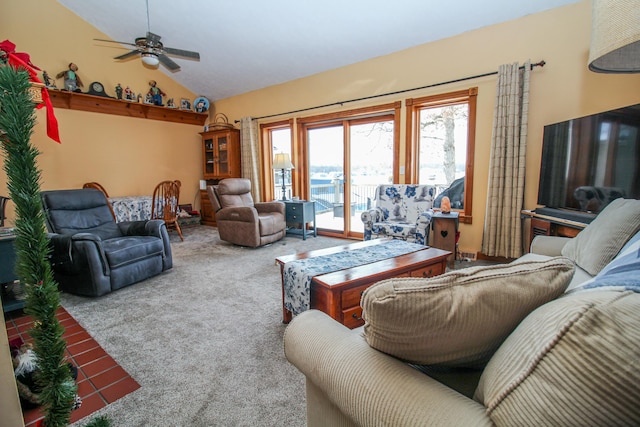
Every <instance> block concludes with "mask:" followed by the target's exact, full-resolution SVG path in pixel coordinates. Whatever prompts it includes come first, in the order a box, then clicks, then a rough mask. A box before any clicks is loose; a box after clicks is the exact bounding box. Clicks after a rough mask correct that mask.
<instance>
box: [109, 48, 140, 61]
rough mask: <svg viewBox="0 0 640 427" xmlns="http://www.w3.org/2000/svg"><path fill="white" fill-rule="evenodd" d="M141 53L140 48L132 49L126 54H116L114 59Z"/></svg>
mask: <svg viewBox="0 0 640 427" xmlns="http://www.w3.org/2000/svg"><path fill="white" fill-rule="evenodd" d="M139 54H140V51H139V50H132V51H130V52H127V53H125V54H122V55H120V56H116V57H115V58H113V59H127V58H131V57H132V56H136V55H139Z"/></svg>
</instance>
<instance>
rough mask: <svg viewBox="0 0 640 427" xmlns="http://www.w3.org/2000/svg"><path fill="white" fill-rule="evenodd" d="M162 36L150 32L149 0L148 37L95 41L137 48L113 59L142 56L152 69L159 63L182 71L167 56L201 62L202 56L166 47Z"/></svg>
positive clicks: (143, 60)
mask: <svg viewBox="0 0 640 427" xmlns="http://www.w3.org/2000/svg"><path fill="white" fill-rule="evenodd" d="M160 38H161V37H160V36H159V35H157V34H154V33H152V32H151V31H149V0H147V35H146V37H138V38H136V39H135V41H134V43H128V42H119V41H114V40H104V39H94V40H97V41H101V42H108V43H120V44H125V45H129V46H133V47H135V49H133V50H132V51H130V52H127V53H125V54H123V55H119V56H116V57H115V58H113V59H127V58H131V57H133V56H136V55H140V56H141V58H142V62H144V63H145V64H147V65H150V66H152V67H155V66H157V65H158V64H159V63H160V64H162V65H164V66H165V67H167V68H168V69H169V70H171V71H178V70H180V66H179V65H178V64H176V63H175V62H174V61H173V60H172V59H171V58H169V57H168V56H167V55H174V56H181V57H183V58H189V59H195V60H200V54H199V53H198V52H193V51H190V50H184V49H174V48H171V47H165V46H164V45H163V44H162V42H161V41H160Z"/></svg>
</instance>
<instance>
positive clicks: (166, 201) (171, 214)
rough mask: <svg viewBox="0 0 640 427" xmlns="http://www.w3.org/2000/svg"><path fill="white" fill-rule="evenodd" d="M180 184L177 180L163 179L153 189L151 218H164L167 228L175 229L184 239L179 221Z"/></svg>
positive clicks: (181, 238)
mask: <svg viewBox="0 0 640 427" xmlns="http://www.w3.org/2000/svg"><path fill="white" fill-rule="evenodd" d="M179 201H180V185H178V184H177V183H176V181H162V182H161V183H159V184H158V185H157V186H156V188H155V190H153V199H152V201H151V219H162V220H164V223H165V224H166V225H167V230H171V229H175V230H176V231H177V232H178V235H179V236H180V240H183V241H184V237H183V236H182V230H181V229H180V224H179V223H178V212H180V208H179V206H178V203H179Z"/></svg>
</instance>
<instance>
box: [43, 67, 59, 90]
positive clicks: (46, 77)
mask: <svg viewBox="0 0 640 427" xmlns="http://www.w3.org/2000/svg"><path fill="white" fill-rule="evenodd" d="M42 81H43V82H44V85H45V86H46V87H48V88H55V87H56V85H55V84H51V77H49V73H47V71H46V70H43V71H42Z"/></svg>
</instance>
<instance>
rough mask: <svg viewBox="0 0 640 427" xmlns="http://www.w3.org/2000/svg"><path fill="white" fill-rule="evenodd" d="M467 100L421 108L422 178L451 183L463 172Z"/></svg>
mask: <svg viewBox="0 0 640 427" xmlns="http://www.w3.org/2000/svg"><path fill="white" fill-rule="evenodd" d="M468 111H469V109H468V104H467V103H464V104H455V105H448V106H444V107H434V108H424V109H422V110H421V111H420V182H421V183H429V184H434V185H437V186H439V187H444V188H446V187H448V186H449V185H451V184H452V183H453V181H454V180H456V179H457V178H460V177H462V176H464V170H465V164H466V147H467V123H468V120H467V119H468V116H469V113H468Z"/></svg>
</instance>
